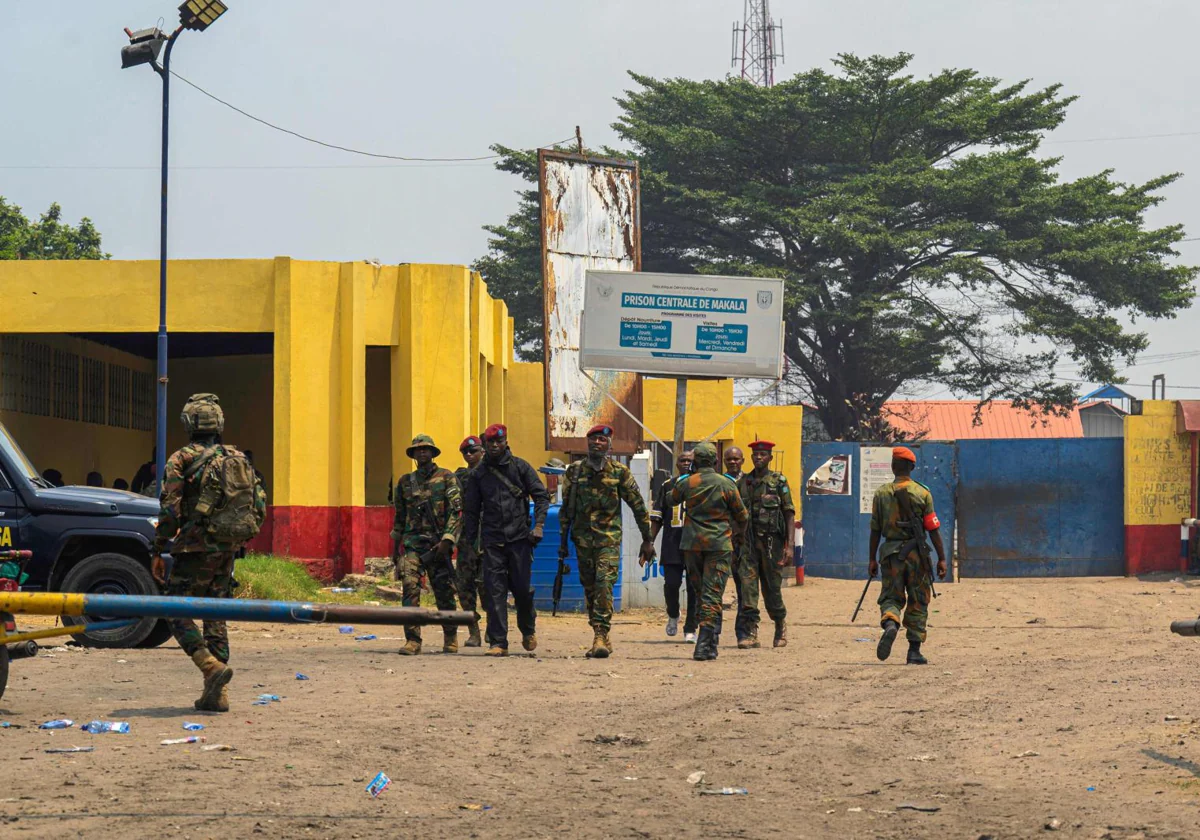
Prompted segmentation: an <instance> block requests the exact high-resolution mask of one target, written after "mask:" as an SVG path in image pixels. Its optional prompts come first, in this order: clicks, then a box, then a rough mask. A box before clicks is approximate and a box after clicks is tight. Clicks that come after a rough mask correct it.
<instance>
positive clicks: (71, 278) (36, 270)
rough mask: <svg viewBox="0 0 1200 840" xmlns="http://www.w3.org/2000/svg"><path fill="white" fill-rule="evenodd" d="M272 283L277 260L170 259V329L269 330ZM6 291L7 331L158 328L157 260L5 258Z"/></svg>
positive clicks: (1, 283)
mask: <svg viewBox="0 0 1200 840" xmlns="http://www.w3.org/2000/svg"><path fill="white" fill-rule="evenodd" d="M273 281H274V271H273V266H272V261H271V260H171V261H170V263H169V265H168V269H167V282H168V297H167V327H168V328H169V329H171V330H181V331H184V332H270V331H271V330H272V329H273V320H274V311H275V309H274V297H273V289H272V286H273ZM0 290H2V291H3V305H4V331H5V332H41V333H72V332H85V331H86V332H155V331H157V329H158V261H157V260H136V261H126V260H6V261H5V262H4V265H3V269H2V272H0ZM214 301H220V302H223V304H224V305H215V304H214Z"/></svg>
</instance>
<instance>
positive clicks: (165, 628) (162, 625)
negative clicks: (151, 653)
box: [138, 618, 171, 648]
mask: <svg viewBox="0 0 1200 840" xmlns="http://www.w3.org/2000/svg"><path fill="white" fill-rule="evenodd" d="M170 638H171V623H170V622H169V621H167V620H166V619H165V618H160V619H159V620H158V623H157V624H155V625H154V629H153V630H151V631H150V635H149V636H147V637H146V638H144V639H142V640H141V641H140V642H138V647H140V648H156V647H158V646H159V645H161V644H162V643H163V642H165V641H167V640H168V639H170Z"/></svg>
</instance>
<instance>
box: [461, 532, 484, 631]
mask: <svg viewBox="0 0 1200 840" xmlns="http://www.w3.org/2000/svg"><path fill="white" fill-rule="evenodd" d="M454 571H455V575H456V576H457V578H458V580H457V583H458V603H459V605H460V606H461V607H462V608H463V609H464V610H466V611H467V612H469V613H474V614H475V622H476V623H479V609H478V607H479V606H482V607H483V609H484V610H485V611H486V610H487V590H486V589H484V588H483V558H481V557H480V555H479V552H478V551H476V550H475V547H474V546H471V545H465V544H464V545H460V546H459V547H458V559H457V561H456V562H455V566H454Z"/></svg>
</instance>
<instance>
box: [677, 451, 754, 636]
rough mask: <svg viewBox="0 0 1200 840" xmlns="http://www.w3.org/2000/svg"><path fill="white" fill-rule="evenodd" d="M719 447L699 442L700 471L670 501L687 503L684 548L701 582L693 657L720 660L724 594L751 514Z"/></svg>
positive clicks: (689, 567)
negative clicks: (722, 465) (721, 463)
mask: <svg viewBox="0 0 1200 840" xmlns="http://www.w3.org/2000/svg"><path fill="white" fill-rule="evenodd" d="M716 463H717V448H716V447H715V446H713V445H712V444H711V443H708V442H704V443H701V444H699V445H697V446H696V449H695V456H694V461H693V464H694V469H695V472H693V473H692V474H691V475H688V476H682V477H680V478H679V479H678V480H677V481H676V482H675V486H674V487H673V488H672V489H671V496H670V503H671V504H672V505H678V504H683V505H686V506H687V518H686V519H685V520H684V522H683V536H682V538H681V539H680V541H679V547H680V549H682V550H683V553H684V557H685V558H686V564H687V573H688V574H689V575H695V577H696V580H698V581H700V586H699V587H698V588H699V591H700V635H699V636H698V637H697V639H696V650H695V652H694V653H693V654H692V658H693V659H697V660H706V659H716V658H717V645H718V644H719V642H720V638H721V598H722V596H723V595H724V594H725V583H726V581H727V580H728V579H729V570H730V566H731V564H732V562H733V556H734V549H735V548H740V542H741V537H742V535H743V534H744V532H745V530H746V523H747V521H748V520H749V516H748V515H747V513H746V506H745V505H744V504H742V497H741V495H740V494H739V493H738V491H737V486H736V485H735V484H734V483H733V482H732V481H730V480H729V479H728V478H727V477H726V476H724V475H721V474H720V473H718V472H717V471H716V470H715V469H714V467H715V466H716Z"/></svg>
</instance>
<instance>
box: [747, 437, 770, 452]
mask: <svg viewBox="0 0 1200 840" xmlns="http://www.w3.org/2000/svg"><path fill="white" fill-rule="evenodd" d="M750 448H751V449H765V450H767V451H768V452H770V451H771V450H772V449H774V448H775V444H774V443H772V442H771V441H769V440H756V441H754V442H753V443H751V444H750Z"/></svg>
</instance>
